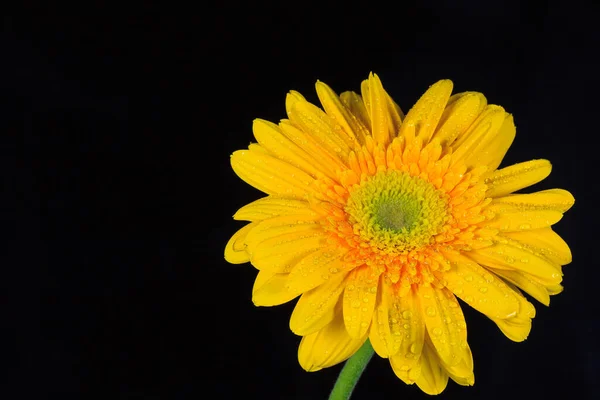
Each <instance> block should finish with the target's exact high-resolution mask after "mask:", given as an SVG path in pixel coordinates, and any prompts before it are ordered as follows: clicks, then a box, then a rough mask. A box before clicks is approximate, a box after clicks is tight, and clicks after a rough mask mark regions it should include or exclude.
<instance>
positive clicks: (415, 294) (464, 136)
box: [225, 74, 574, 394]
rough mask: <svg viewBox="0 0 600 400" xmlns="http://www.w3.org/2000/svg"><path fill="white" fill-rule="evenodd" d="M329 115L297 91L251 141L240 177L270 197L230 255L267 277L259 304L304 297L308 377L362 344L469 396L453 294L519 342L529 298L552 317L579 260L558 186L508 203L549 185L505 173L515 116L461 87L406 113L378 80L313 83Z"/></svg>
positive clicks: (520, 172)
mask: <svg viewBox="0 0 600 400" xmlns="http://www.w3.org/2000/svg"><path fill="white" fill-rule="evenodd" d="M316 89H317V94H318V96H319V99H320V101H321V104H322V106H323V109H320V108H318V107H316V106H314V105H312V104H310V103H309V102H307V101H306V100H305V99H304V97H302V96H301V95H300V94H299V93H297V92H294V91H292V92H290V93H289V94H288V96H287V99H286V110H287V114H288V119H286V120H282V121H281V122H280V123H279V125H275V124H273V123H270V122H267V121H264V120H256V121H255V122H254V125H253V131H254V136H255V138H256V140H257V142H258V144H251V145H250V146H249V148H248V150H241V151H236V152H235V153H233V155H232V157H231V165H232V167H233V170H234V171H235V172H236V174H237V175H238V176H240V177H241V178H242V179H243V180H245V181H246V182H248V183H249V184H250V185H252V186H254V187H256V188H258V189H259V190H261V191H263V192H265V193H266V194H267V195H268V196H267V197H264V198H262V199H259V200H257V201H255V202H253V203H250V204H248V205H246V206H244V207H242V208H241V209H240V210H239V211H238V212H237V213H236V214H235V215H234V218H235V219H238V220H243V221H249V223H248V224H247V225H245V226H244V227H243V228H241V229H240V230H239V231H238V232H237V233H235V234H234V235H233V237H232V238H231V240H230V241H229V243H228V244H227V246H226V249H225V258H226V259H227V260H228V261H229V262H231V263H244V262H248V261H249V262H251V263H252V265H253V266H254V267H256V268H257V269H258V270H259V273H258V276H257V278H256V281H255V283H254V289H253V301H254V303H255V304H256V305H259V306H273V305H278V304H282V303H285V302H287V301H290V300H292V299H294V298H296V297H298V296H300V299H299V300H298V303H297V304H296V307H295V309H294V312H293V314H292V317H291V320H290V328H291V330H292V331H293V332H294V333H296V334H298V335H301V336H303V338H302V341H301V343H300V348H299V351H298V357H299V361H300V364H301V365H302V367H303V368H304V369H306V370H308V371H316V370H319V369H322V368H324V367H329V366H332V365H334V364H337V363H340V362H342V361H344V360H345V359H347V358H348V357H350V356H351V355H352V354H353V353H354V352H356V350H358V349H359V348H360V347H361V345H362V344H363V343H364V342H365V340H367V338H368V339H369V340H370V341H371V343H372V345H373V348H374V349H375V351H376V352H377V354H378V355H379V356H381V357H384V358H388V359H389V360H390V364H391V366H392V368H393V370H394V372H395V373H396V375H397V376H398V377H399V378H400V379H402V380H403V381H404V382H406V383H408V384H412V383H416V384H417V385H418V386H419V387H420V388H421V389H422V390H423V391H425V392H426V393H429V394H437V393H440V392H441V391H443V390H444V388H445V387H446V384H447V382H448V378H451V379H452V380H454V381H455V382H457V383H458V384H460V385H472V384H473V383H474V376H473V358H472V355H471V351H470V349H469V345H468V343H467V329H466V324H465V319H464V316H463V313H462V311H461V307H460V305H459V303H458V301H457V297H458V298H460V299H461V300H463V301H464V302H465V303H467V304H468V305H470V306H471V307H473V308H475V309H476V310H478V311H480V312H481V313H483V314H484V315H486V316H487V317H489V318H490V319H491V320H492V321H493V322H494V323H496V324H497V325H498V327H499V328H500V329H501V330H502V332H503V333H504V334H505V335H506V336H507V337H508V338H509V339H511V340H514V341H522V340H525V338H527V336H528V334H529V331H530V330H531V319H532V318H533V317H534V316H535V308H534V307H533V305H532V304H531V303H530V302H529V301H528V300H527V299H526V298H525V297H524V296H523V294H522V292H521V291H524V292H526V293H528V294H529V295H530V296H532V297H533V298H535V299H536V300H538V301H539V302H541V303H543V304H545V305H548V304H549V301H550V300H549V296H550V295H553V294H557V293H560V292H561V291H562V286H561V284H560V283H561V280H562V270H561V266H562V265H565V264H568V263H569V262H571V253H570V250H569V247H568V246H567V245H566V243H565V242H564V241H563V240H562V239H561V238H560V237H559V236H558V235H557V234H556V233H555V232H554V231H553V230H552V228H551V225H553V224H554V223H556V222H558V221H559V220H560V219H561V217H562V214H563V213H564V212H565V211H566V210H568V209H569V208H570V207H571V206H572V205H573V203H574V199H573V197H572V196H571V194H570V193H569V192H567V191H565V190H561V189H551V190H544V191H540V192H535V193H531V194H515V192H517V191H519V190H520V189H523V188H526V187H528V186H531V185H533V184H535V183H537V182H539V181H541V180H542V179H544V178H545V177H547V176H548V175H549V174H550V169H551V166H550V163H549V162H548V161H546V160H533V161H528V162H523V163H519V164H515V165H512V166H509V167H506V168H502V169H497V168H498V166H499V165H500V162H501V161H502V159H503V157H504V155H505V154H506V152H507V150H508V148H509V147H510V145H511V143H512V141H513V139H514V137H515V125H514V123H513V118H512V116H511V115H510V114H508V113H506V112H505V111H504V109H503V108H502V107H500V106H496V105H488V104H487V101H486V98H485V97H484V96H483V95H482V94H480V93H475V92H466V93H458V94H455V95H452V96H451V91H452V82H450V81H448V80H442V81H439V82H437V83H436V84H434V85H433V86H431V87H430V88H429V90H427V92H426V93H425V94H424V95H423V96H422V97H421V99H420V100H419V101H418V102H417V103H416V104H415V105H414V106H413V108H412V109H411V110H410V112H409V113H408V114H406V116H405V115H404V114H403V113H402V111H401V110H400V108H399V107H398V106H397V105H396V103H394V101H393V100H392V99H391V98H390V96H389V95H388V94H387V93H386V91H385V90H384V89H383V86H382V84H381V81H380V80H379V78H378V77H377V75H373V74H371V75H370V76H369V78H368V79H367V80H365V81H364V82H363V83H362V86H361V92H362V93H361V94H362V96H361V95H358V94H357V93H354V92H345V93H342V94H341V95H340V96H337V95H336V94H335V93H334V92H333V90H332V89H330V88H329V87H328V86H327V85H325V84H324V83H322V82H317V85H316Z"/></svg>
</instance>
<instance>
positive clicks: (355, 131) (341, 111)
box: [316, 81, 369, 143]
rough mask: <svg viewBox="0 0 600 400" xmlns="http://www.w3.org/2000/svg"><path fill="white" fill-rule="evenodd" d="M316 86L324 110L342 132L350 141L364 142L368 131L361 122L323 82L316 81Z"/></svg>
mask: <svg viewBox="0 0 600 400" xmlns="http://www.w3.org/2000/svg"><path fill="white" fill-rule="evenodd" d="M316 88H317V95H318V96H319V100H320V101H321V104H322V105H323V108H324V109H325V112H327V115H329V116H330V117H331V118H333V119H334V120H335V121H336V122H337V123H338V124H340V126H341V127H342V129H343V130H344V132H346V134H347V135H348V137H350V140H351V141H350V143H352V142H355V143H364V141H365V136H367V135H368V134H369V131H368V130H367V128H366V127H365V126H364V125H363V124H362V122H360V120H359V119H357V118H356V117H354V116H353V115H352V113H351V112H350V110H349V109H348V108H346V106H345V105H344V104H343V103H342V101H341V100H340V98H339V97H338V95H337V94H336V93H335V92H334V91H333V90H332V89H331V88H330V87H329V86H327V85H326V84H325V83H323V82H321V81H317V84H316Z"/></svg>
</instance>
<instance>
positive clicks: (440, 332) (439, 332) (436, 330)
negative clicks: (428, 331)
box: [433, 328, 442, 336]
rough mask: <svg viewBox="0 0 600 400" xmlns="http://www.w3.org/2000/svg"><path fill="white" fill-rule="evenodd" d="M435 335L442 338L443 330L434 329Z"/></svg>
mask: <svg viewBox="0 0 600 400" xmlns="http://www.w3.org/2000/svg"><path fill="white" fill-rule="evenodd" d="M433 334H434V335H435V336H440V335H441V334H442V330H441V329H440V328H433Z"/></svg>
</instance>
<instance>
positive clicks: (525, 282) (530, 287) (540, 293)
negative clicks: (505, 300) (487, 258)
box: [494, 269, 550, 306]
mask: <svg viewBox="0 0 600 400" xmlns="http://www.w3.org/2000/svg"><path fill="white" fill-rule="evenodd" d="M494 272H495V273H496V275H499V276H501V277H502V278H504V279H505V280H507V281H509V282H511V283H512V284H514V285H515V286H517V287H519V288H520V289H523V291H525V292H527V293H529V294H530V295H531V296H532V297H533V298H534V299H536V300H537V301H539V302H540V303H542V304H544V305H546V306H548V305H550V295H549V294H548V291H547V290H546V288H545V287H544V285H542V284H541V283H539V282H538V281H536V280H535V279H533V278H532V276H531V275H530V274H527V273H524V272H521V271H511V270H507V269H499V270H495V271H494Z"/></svg>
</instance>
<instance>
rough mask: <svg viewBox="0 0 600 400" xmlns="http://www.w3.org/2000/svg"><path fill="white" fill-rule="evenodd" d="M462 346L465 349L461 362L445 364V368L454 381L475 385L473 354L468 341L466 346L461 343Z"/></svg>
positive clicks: (465, 384)
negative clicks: (450, 364) (451, 364)
mask: <svg viewBox="0 0 600 400" xmlns="http://www.w3.org/2000/svg"><path fill="white" fill-rule="evenodd" d="M461 348H462V349H463V356H462V357H461V361H460V363H458V364H457V365H453V366H448V365H444V368H445V369H446V372H447V373H448V375H450V378H451V379H452V380H453V381H454V382H456V383H458V384H459V385H462V386H473V385H474V384H475V374H474V373H473V354H472V353H471V349H470V348H469V345H468V344H467V343H466V342H465V344H464V346H463V345H461Z"/></svg>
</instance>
